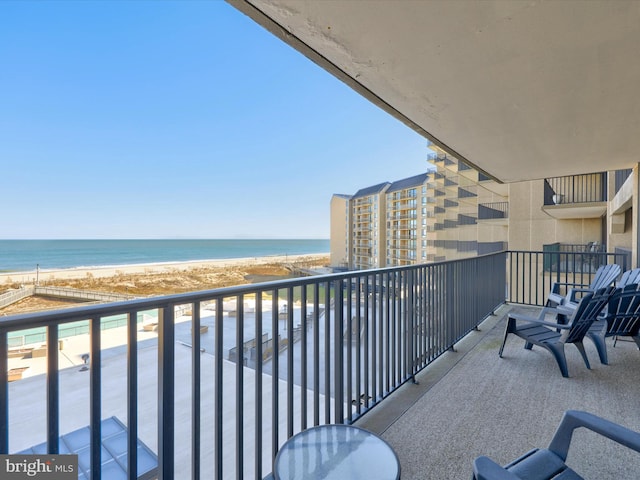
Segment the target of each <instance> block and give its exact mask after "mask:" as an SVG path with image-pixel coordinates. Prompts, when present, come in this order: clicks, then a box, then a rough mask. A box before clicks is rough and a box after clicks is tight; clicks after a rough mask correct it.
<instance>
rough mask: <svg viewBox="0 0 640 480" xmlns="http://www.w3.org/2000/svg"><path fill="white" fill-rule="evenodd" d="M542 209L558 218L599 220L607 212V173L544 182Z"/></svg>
mask: <svg viewBox="0 0 640 480" xmlns="http://www.w3.org/2000/svg"><path fill="white" fill-rule="evenodd" d="M542 209H543V210H544V211H545V212H546V213H547V214H548V215H550V216H552V217H554V218H558V219H576V218H600V217H601V216H602V215H604V214H605V213H606V212H607V173H606V172H599V173H590V174H587V175H569V176H566V177H553V178H547V179H545V181H544V206H543V207H542Z"/></svg>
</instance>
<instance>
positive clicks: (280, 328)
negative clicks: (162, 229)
mask: <svg viewBox="0 0 640 480" xmlns="http://www.w3.org/2000/svg"><path fill="white" fill-rule="evenodd" d="M506 258H507V255H506V253H504V252H503V253H500V254H495V255H488V256H484V257H476V258H470V259H465V260H458V261H450V262H442V263H434V264H427V265H416V266H410V267H392V268H385V269H378V270H368V271H359V272H348V273H340V274H332V275H324V276H318V277H307V278H298V279H293V280H283V281H277V282H270V283H263V284H256V285H250V286H237V287H230V288H223V289H217V290H210V291H205V292H194V293H187V294H181V295H171V296H163V297H155V298H148V299H138V300H132V301H126V302H118V303H111V304H103V305H93V306H88V307H79V308H72V309H67V310H58V311H53V312H51V311H49V312H39V313H34V314H25V315H15V316H7V317H4V318H2V320H0V372H2V375H3V377H2V378H1V379H0V453H3V454H4V453H13V452H15V451H19V450H20V449H23V448H26V447H27V446H28V445H25V443H30V444H32V445H35V444H38V443H40V442H42V441H46V442H47V450H48V451H49V452H50V453H57V452H58V451H59V448H60V446H59V443H58V442H59V440H58V439H59V437H60V435H61V434H63V433H66V431H67V425H68V424H69V423H70V420H73V421H78V419H77V417H82V411H84V409H71V407H70V406H69V405H70V404H72V403H73V404H75V403H77V402H78V401H80V402H82V403H83V404H84V405H85V406H86V412H87V418H86V423H87V424H88V425H89V426H90V427H91V442H90V452H88V456H89V458H90V462H91V465H94V466H96V465H99V464H100V451H101V444H100V439H101V427H100V425H101V420H102V418H104V417H105V416H111V415H114V411H116V410H120V411H121V413H120V415H121V419H122V420H123V423H125V424H126V426H127V432H128V433H127V435H128V442H129V445H134V446H135V445H136V441H137V440H138V439H139V438H140V439H141V440H142V441H144V442H145V443H146V444H147V445H149V446H150V448H152V450H154V451H155V452H156V453H157V456H158V469H159V471H158V476H159V478H162V479H173V478H189V477H191V478H196V479H198V478H216V479H222V478H256V479H262V478H263V477H264V476H265V475H267V474H268V473H269V472H270V470H271V465H272V461H273V458H274V457H275V455H276V453H277V451H278V449H279V448H280V446H281V445H282V443H283V442H284V441H285V440H286V439H287V438H288V437H291V436H292V435H293V434H295V433H296V432H297V431H300V430H303V429H305V428H307V427H309V426H311V425H318V424H325V423H351V422H354V421H355V420H356V419H358V418H359V417H360V416H362V415H363V414H365V413H366V412H367V411H369V410H370V409H371V408H372V407H373V406H375V405H376V404H378V403H380V402H381V401H384V399H385V398H386V397H387V396H388V395H390V393H391V392H393V391H394V390H396V389H397V388H399V387H400V386H401V385H402V384H403V383H405V382H407V381H409V380H411V379H412V378H413V377H414V376H415V374H416V373H417V372H418V371H419V370H421V369H422V368H424V367H425V366H427V365H428V364H430V363H431V362H432V361H433V360H434V359H435V358H437V357H438V356H439V355H441V354H443V353H444V352H445V351H447V350H448V349H450V348H451V347H452V346H453V344H454V343H455V342H456V341H458V340H459V339H461V338H462V337H463V336H464V335H466V334H467V333H468V332H469V331H471V330H472V329H474V328H475V327H476V326H477V325H478V324H479V323H480V322H481V321H482V320H483V318H484V317H486V316H487V315H488V314H490V313H491V312H492V311H493V309H494V308H495V307H497V306H498V305H499V304H501V303H502V302H504V299H505V285H506V284H507V281H506V269H505V263H506ZM185 308H186V309H187V310H188V312H187V314H186V315H179V314H178V313H177V312H178V311H179V309H183V310H184V309H185ZM143 313H145V314H146V315H151V316H152V317H155V318H157V326H156V328H157V338H154V339H151V340H144V341H141V340H139V338H138V337H139V330H140V323H139V317H140V315H142V314H143ZM113 316H121V317H122V318H124V319H125V323H126V327H124V329H125V332H126V333H125V335H124V337H123V339H124V344H125V345H123V346H122V348H121V350H117V349H116V350H113V349H108V348H106V347H104V346H103V345H102V341H103V339H104V338H105V336H106V335H107V333H105V332H104V331H103V330H102V329H101V326H102V324H103V322H105V321H108V320H109V319H110V318H112V317H113ZM73 322H85V323H86V324H87V326H88V331H89V334H88V335H87V340H86V341H87V354H88V356H89V357H88V358H90V362H89V364H88V372H85V374H88V377H84V378H87V383H86V389H83V390H68V385H69V383H68V380H67V378H71V377H72V378H78V377H77V376H78V375H82V374H81V373H78V371H77V368H75V369H72V370H69V369H65V368H61V365H60V363H59V352H58V349H57V348H47V349H46V352H47V353H46V364H47V369H46V373H43V374H41V375H38V376H34V377H31V378H27V379H23V380H19V381H16V382H13V383H9V381H8V377H7V375H6V372H7V368H8V365H9V354H10V351H9V348H8V347H7V345H8V341H9V338H10V337H11V336H13V335H15V334H17V333H18V332H20V331H24V330H25V329H34V328H37V329H41V330H42V331H43V333H44V335H45V336H46V343H47V345H48V346H49V347H51V346H56V347H57V346H58V340H59V332H60V329H61V328H64V327H65V326H66V325H69V324H71V323H73ZM203 327H208V328H209V330H208V331H207V332H206V333H204V334H203V333H201V332H203ZM205 330H206V328H205ZM256 339H257V341H256ZM149 348H152V349H155V351H156V352H157V353H155V354H153V355H148V354H147V353H148V352H149V350H148V349H149ZM118 351H121V353H120V357H118V358H122V364H121V365H122V367H121V369H120V370H116V372H119V373H115V374H114V373H113V370H111V369H110V367H109V365H108V364H109V361H110V360H112V359H113V358H114V355H116V354H117V353H118ZM65 354H66V353H65ZM230 356H231V357H232V358H233V359H234V360H235V361H230V360H229V357H230ZM70 376H71V377H70ZM73 376H76V377H73ZM120 378H122V379H123V380H122V382H120V383H118V382H117V379H120ZM21 382H32V383H33V386H34V387H38V386H39V388H30V389H29V390H28V391H29V393H28V394H26V395H22V396H20V392H24V390H21V389H19V388H15V387H17V386H18V384H20V383H21ZM149 382H151V383H153V384H154V388H151V393H150V392H149V391H147V390H145V388H146V387H144V386H143V385H147V384H148V383H149ZM114 383H116V384H118V385H120V387H121V389H120V390H118V387H114ZM72 398H73V400H74V401H73V402H70V399H72ZM16 403H17V404H19V405H20V406H21V408H31V409H32V411H34V412H35V411H39V412H44V411H46V412H47V413H46V422H44V423H43V424H42V425H41V428H35V427H34V428H29V429H26V431H25V429H24V428H23V427H24V423H23V422H24V420H25V419H24V418H18V417H16V416H14V415H11V414H10V412H11V411H12V409H13V407H15V404H16ZM122 412H124V413H122ZM122 417H124V418H122ZM148 427H150V428H148ZM149 431H151V432H155V433H148V432H149ZM145 432H146V433H145ZM25 435H27V436H28V438H25ZM126 464H127V468H128V472H129V478H136V477H137V451H136V449H135V448H130V449H129V450H128V456H127V460H126ZM91 470H92V479H93V480H96V479H100V478H101V471H100V469H99V468H92V469H91Z"/></svg>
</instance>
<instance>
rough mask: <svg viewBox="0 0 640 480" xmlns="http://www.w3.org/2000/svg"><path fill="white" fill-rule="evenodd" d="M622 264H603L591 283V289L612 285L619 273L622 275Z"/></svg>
mask: <svg viewBox="0 0 640 480" xmlns="http://www.w3.org/2000/svg"><path fill="white" fill-rule="evenodd" d="M621 270H622V269H621V268H620V265H618V264H616V263H610V264H608V265H602V266H601V267H600V268H598V270H597V271H596V274H595V276H594V277H593V280H592V281H591V285H589V289H590V290H598V289H600V288H605V287H608V286H609V285H611V284H612V283H613V282H614V281H615V279H616V278H618V275H620V271H621Z"/></svg>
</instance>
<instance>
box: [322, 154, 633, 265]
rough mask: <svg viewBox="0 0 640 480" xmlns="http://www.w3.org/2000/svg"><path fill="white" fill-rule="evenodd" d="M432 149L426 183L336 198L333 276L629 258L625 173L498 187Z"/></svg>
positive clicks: (413, 181) (418, 179)
mask: <svg viewBox="0 0 640 480" xmlns="http://www.w3.org/2000/svg"><path fill="white" fill-rule="evenodd" d="M430 148H431V150H432V152H433V153H431V154H430V155H429V157H428V161H429V163H430V164H431V167H432V168H431V169H430V171H428V172H426V173H423V174H421V175H416V176H413V177H409V178H405V179H402V180H398V181H395V182H392V183H381V184H379V185H374V186H372V187H367V188H363V189H361V190H359V191H358V192H356V194H355V195H353V196H349V195H334V197H333V199H332V210H331V263H332V265H333V266H341V267H343V268H344V267H346V268H351V269H366V268H375V267H378V266H380V267H382V266H396V265H411V264H415V263H423V262H434V261H443V260H453V259H458V258H465V257H470V256H475V255H483V254H487V253H491V252H496V251H501V250H506V249H507V248H509V249H511V250H529V251H561V252H562V251H586V250H588V251H592V252H597V251H606V249H607V248H606V247H607V245H608V247H609V248H608V250H609V251H610V252H617V253H621V252H622V253H627V252H628V253H629V254H630V255H631V245H632V238H633V232H632V225H633V222H632V221H631V219H630V218H629V217H630V215H631V214H630V212H631V211H632V208H631V207H632V205H631V203H632V198H633V195H632V193H629V192H631V191H632V190H633V186H632V184H633V176H631V175H630V174H631V171H630V170H620V171H616V172H598V173H592V174H585V175H572V176H566V177H550V178H545V179H540V180H530V181H524V182H515V183H511V184H501V183H497V182H495V181H494V180H492V179H490V178H489V177H487V176H486V175H483V174H482V173H481V172H478V171H477V170H475V169H473V168H471V167H469V166H467V165H466V164H465V163H464V162H461V161H459V160H458V159H456V158H455V157H452V156H451V155H448V154H446V153H445V152H444V151H442V150H441V149H439V148H438V147H436V146H434V145H430ZM629 177H631V180H629ZM627 184H628V185H630V186H628V185H627ZM630 260H631V259H630Z"/></svg>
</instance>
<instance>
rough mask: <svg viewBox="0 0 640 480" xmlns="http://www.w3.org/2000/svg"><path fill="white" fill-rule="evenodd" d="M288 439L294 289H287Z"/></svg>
mask: <svg viewBox="0 0 640 480" xmlns="http://www.w3.org/2000/svg"><path fill="white" fill-rule="evenodd" d="M287 336H288V341H289V343H288V345H287V438H289V437H292V436H293V413H294V406H293V385H294V382H295V375H294V371H293V368H294V365H293V348H294V345H295V339H294V332H293V287H289V288H287Z"/></svg>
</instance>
